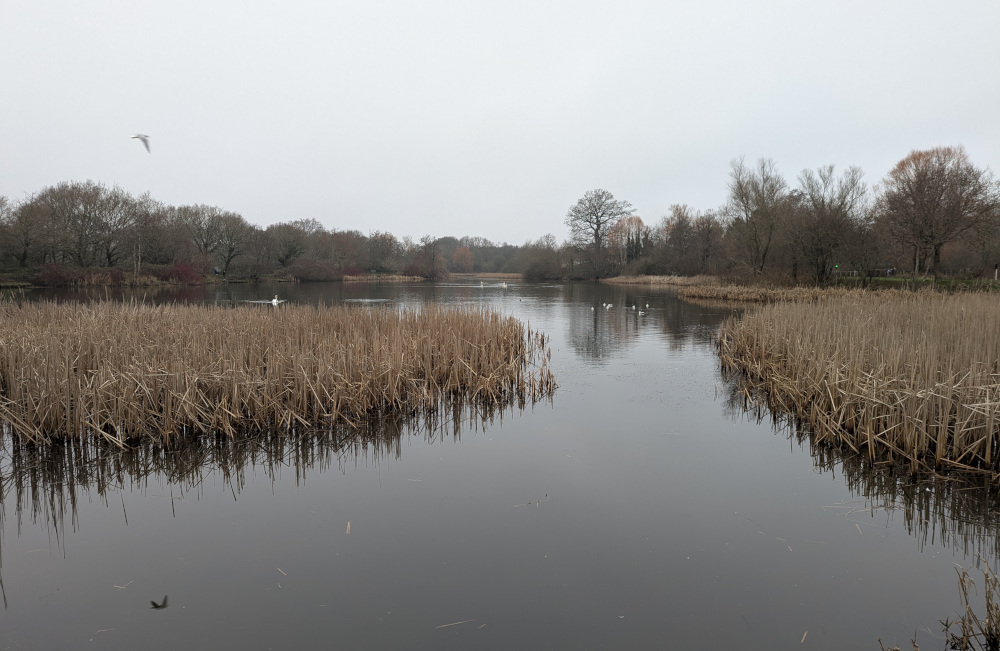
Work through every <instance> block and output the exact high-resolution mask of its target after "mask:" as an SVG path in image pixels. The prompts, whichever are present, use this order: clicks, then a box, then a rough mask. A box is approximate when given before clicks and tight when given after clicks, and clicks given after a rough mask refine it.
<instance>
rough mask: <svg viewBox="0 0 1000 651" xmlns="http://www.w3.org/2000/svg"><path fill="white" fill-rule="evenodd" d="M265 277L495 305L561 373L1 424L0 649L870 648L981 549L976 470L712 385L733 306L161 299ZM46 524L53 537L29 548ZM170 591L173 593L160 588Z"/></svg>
mask: <svg viewBox="0 0 1000 651" xmlns="http://www.w3.org/2000/svg"><path fill="white" fill-rule="evenodd" d="M135 294H136V295H138V296H139V298H141V297H142V292H135ZM274 294H279V295H280V296H281V298H287V299H288V300H289V301H290V302H298V303H306V304H319V303H327V304H334V303H337V304H344V303H346V304H347V305H354V306H356V307H359V308H360V309H367V308H366V307H364V306H366V305H369V304H372V302H373V301H380V302H378V303H374V305H378V306H386V309H394V308H395V307H396V306H401V305H405V306H413V305H419V304H421V303H423V302H425V301H434V302H436V303H443V304H458V305H465V304H481V305H486V306H489V307H492V308H496V309H499V310H501V311H502V312H504V313H507V314H511V315H513V316H515V317H517V318H519V319H522V320H524V321H527V322H529V323H530V326H531V328H532V330H538V331H542V332H545V333H546V334H548V335H550V336H551V337H552V339H553V341H552V345H551V346H550V349H551V350H552V360H551V364H552V369H553V372H554V373H555V374H556V375H557V379H558V381H559V383H560V388H559V389H558V390H557V392H556V394H555V395H554V397H553V402H552V405H551V407H550V406H548V405H547V406H545V407H544V408H541V409H536V410H534V412H533V413H521V411H520V408H521V405H517V404H515V405H510V406H509V407H508V408H507V410H505V411H502V412H491V413H482V412H473V411H470V410H469V408H468V407H467V406H466V407H463V408H461V409H458V410H457V411H456V410H455V409H454V408H451V409H448V410H442V411H438V412H436V413H434V414H431V415H430V417H429V418H428V419H422V420H419V421H416V420H409V421H407V420H401V419H399V418H396V419H392V420H388V421H380V422H377V423H368V424H366V425H360V424H359V425H358V427H355V428H350V427H343V428H338V429H335V430H327V431H308V432H298V433H294V434H291V435H285V436H278V437H269V436H267V437H265V436H261V437H251V438H246V439H240V440H237V441H228V440H216V439H203V440H201V441H198V442H197V443H195V444H194V445H193V446H192V447H190V448H188V449H185V450H183V451H167V450H163V449H157V448H152V447H149V448H142V449H137V450H130V451H124V452H122V451H119V450H116V449H112V448H108V447H101V446H99V445H95V444H92V443H90V444H83V443H81V442H71V443H68V444H66V445H64V446H62V447H55V448H51V449H47V450H44V451H35V450H32V449H31V448H29V447H26V446H23V445H21V444H19V443H17V442H16V441H14V440H12V438H11V437H10V435H9V433H7V434H4V435H3V438H2V441H3V444H2V447H0V500H2V502H3V503H4V505H5V511H0V518H6V527H5V531H4V532H3V533H4V535H5V536H6V540H3V539H0V552H4V553H5V554H4V555H5V557H3V558H0V562H3V565H2V566H0V569H2V571H3V573H4V574H3V576H2V577H0V592H3V591H5V594H6V597H8V598H10V601H11V606H10V608H9V610H8V611H5V612H0V647H5V646H12V647H13V645H14V644H20V645H21V646H24V647H31V648H76V647H78V646H83V645H85V644H86V642H85V640H88V639H89V638H90V637H93V635H94V633H93V631H95V630H105V629H110V628H112V627H117V630H115V632H114V633H102V634H101V635H102V636H103V637H102V638H101V639H108V640H111V639H112V638H114V642H113V643H111V644H110V645H111V646H113V647H114V648H135V647H137V646H145V644H146V642H147V641H148V640H155V641H156V644H154V645H153V648H156V647H157V645H158V647H162V648H168V647H176V646H178V645H181V644H184V643H188V642H189V640H190V639H204V640H209V639H211V640H213V641H215V640H219V642H218V644H215V646H247V647H273V648H289V647H295V648H312V647H314V646H318V645H317V643H316V641H317V640H323V641H328V640H329V639H338V641H340V642H341V643H342V644H341V645H342V646H348V647H359V648H420V649H438V648H457V647H463V648H465V647H475V648H519V647H522V646H544V647H552V648H585V647H588V646H589V647H592V648H598V647H599V648H618V647H623V648H633V649H638V648H660V647H662V645H663V640H664V639H671V640H676V642H675V644H674V646H678V647H684V648H687V647H694V646H697V645H698V644H704V641H705V632H706V631H712V635H713V643H714V644H715V645H716V646H724V647H728V646H733V647H736V646H749V647H751V648H791V647H793V646H794V647H796V648H798V647H799V644H800V640H801V639H802V638H803V632H804V631H805V630H806V629H808V640H807V643H808V644H809V645H810V646H811V647H813V648H825V649H837V648H868V647H871V648H874V647H875V638H876V636H879V635H881V636H882V637H883V639H885V638H887V637H892V638H893V639H904V636H905V635H909V634H912V631H913V627H914V626H916V625H919V624H921V623H930V624H931V625H933V624H934V623H935V622H936V621H937V619H938V618H940V617H941V615H942V614H945V613H947V612H950V608H951V605H952V601H953V588H954V570H953V568H952V567H951V561H952V560H957V561H959V562H964V559H962V558H959V557H960V556H961V555H962V554H966V555H971V554H972V553H974V552H976V551H983V552H984V555H987V556H995V555H997V552H998V543H997V533H996V532H997V530H998V528H1000V522H998V519H1000V518H998V516H997V515H996V512H998V511H1000V509H998V508H997V506H998V504H997V496H996V493H994V492H992V489H991V488H990V487H989V485H988V483H983V482H982V481H980V483H978V484H977V483H975V482H971V483H964V482H962V481H960V479H961V478H959V477H957V476H951V477H949V478H947V479H927V480H921V479H919V478H914V477H911V476H909V475H908V474H907V473H905V472H903V471H902V470H901V469H895V470H894V469H892V468H888V467H885V466H883V465H880V464H877V463H872V462H870V461H868V460H867V459H865V458H864V457H858V456H854V455H843V454H841V453H840V452H839V451H837V450H833V449H830V448H826V447H823V446H819V445H816V444H815V443H814V442H813V441H812V440H811V438H810V436H809V433H808V432H807V431H802V430H795V429H794V428H792V427H786V426H785V424H784V423H780V422H779V423H777V424H776V425H775V423H773V422H772V420H771V415H770V413H769V412H767V411H766V410H762V409H759V408H757V406H756V405H755V404H753V403H750V402H748V401H747V400H746V399H745V398H746V396H745V395H743V394H741V393H740V392H739V391H737V390H735V389H734V387H732V386H729V385H725V384H724V379H723V378H721V376H720V374H719V370H718V362H717V360H716V359H715V357H714V351H715V348H714V346H715V336H716V332H717V330H718V327H719V325H720V323H721V322H722V321H723V319H725V318H727V317H729V316H731V315H733V314H735V313H736V312H735V311H734V310H733V309H732V308H731V307H729V306H727V305H718V304H715V305H713V304H702V303H692V302H687V301H682V300H678V299H677V297H676V296H675V294H674V293H673V292H671V291H669V290H666V291H663V290H652V289H650V288H648V287H645V288H643V287H611V286H603V285H594V284H590V283H571V284H563V285H551V284H550V285H533V284H514V283H509V285H508V287H507V288H502V287H488V286H485V285H484V286H482V287H480V286H479V284H478V281H476V282H473V283H467V284H462V283H454V284H439V285H426V284H416V283H415V284H412V285H385V286H380V285H369V284H363V285H349V284H344V283H336V284H324V285H320V284H315V285H306V284H302V285H257V286H253V285H249V284H248V285H229V286H224V287H206V288H186V289H184V290H183V291H182V292H179V293H175V294H170V293H165V294H162V295H159V296H158V297H157V299H156V300H165V301H174V300H177V301H181V300H188V301H191V302H207V303H219V304H223V303H225V302H238V301H242V300H253V299H265V298H266V299H269V298H271V297H273V295H274ZM147 296H148V294H147ZM76 297H77V298H79V297H80V296H76ZM92 297H93V298H99V299H106V298H108V297H107V296H105V295H104V294H103V293H102V292H98V293H95V294H93V296H92ZM62 298H73V296H68V295H64V296H62ZM110 298H112V299H114V298H115V296H111V297H110ZM121 298H126V297H125V296H124V295H123V296H121ZM606 303H611V304H612V305H613V306H615V307H613V308H611V309H610V310H609V309H607V308H604V307H603V304H606ZM647 303H648V304H649V308H646V307H645V306H646V304H647ZM633 304H634V305H636V310H631V309H628V310H626V309H625V306H629V308H630V307H631V305H633ZM640 306H641V309H642V311H643V312H645V314H643V315H639V314H638V312H639V310H640ZM591 308H594V309H593V310H592V309H591ZM501 419H502V420H503V422H502V427H501V423H500V421H501ZM734 420H735V421H747V422H742V423H734V422H733V421H734ZM757 422H760V423H761V424H762V425H763V426H762V427H757V426H756V425H755V424H754V423H757ZM771 427H774V428H775V429H776V431H778V432H780V434H781V436H772V435H771V434H770V428H771ZM483 430H485V431H483ZM786 437H787V440H786ZM442 441H445V442H447V444H446V445H440V443H441V442H442ZM411 442H412V444H411ZM796 445H798V446H799V447H798V448H797V447H796ZM799 448H801V450H800V449H799ZM807 454H808V457H807V456H806V455H807ZM820 474H822V475H823V476H824V477H823V478H820V477H818V475H820ZM307 477H308V481H306V478H307ZM830 478H833V479H834V480H835V481H830ZM927 489H930V490H927ZM178 498H185V499H187V500H188V501H187V502H186V503H184V502H181V501H179V500H178ZM168 504H169V505H170V506H168ZM174 507H175V508H176V517H171V515H172V513H173V510H174ZM852 513H853V515H850V514H852ZM862 514H864V517H862ZM841 515H844V516H850V517H845V518H841V517H840V516H841ZM126 519H127V521H128V522H127V526H126V523H125V520H126ZM856 521H857V522H858V524H859V525H860V527H859V528H858V529H857V530H856V529H855V527H856V524H855V522H856ZM348 523H353V526H354V528H353V530H352V531H349V533H345V528H346V527H347V524H348ZM861 528H864V535H861ZM70 532H72V533H70ZM765 532H766V535H762V534H764V533H765ZM869 532H873V533H874V534H875V535H870V534H869ZM15 533H16V535H15ZM67 534H69V535H68V536H67ZM911 538H912V540H911ZM914 540H916V541H917V544H916V545H914V544H913V542H914ZM68 541H71V542H68ZM55 542H58V546H59V549H60V551H62V552H63V554H61V555H60V554H56V553H50V554H45V553H44V551H45V549H49V551H50V552H51V551H52V548H54V547H56V545H55V544H54V543H55ZM67 547H68V549H67ZM917 547H919V550H918V549H916V548H917ZM942 548H949V549H950V550H952V553H949V552H948V551H944V552H942V553H941V556H942V558H940V559H938V558H937V557H938V552H941V551H942ZM925 549H926V550H927V551H928V553H920V552H921V551H923V550H925ZM40 550H41V551H40ZM34 552H39V553H34ZM990 552H992V553H990ZM949 556H953V557H954V558H949ZM293 559H294V560H293ZM289 563H293V564H295V565H296V566H297V567H295V568H294V569H293V568H291V567H290V566H289ZM275 567H278V568H281V572H279V571H278V570H276V569H275ZM284 572H288V576H287V577H286V576H285V574H284ZM132 579H135V580H136V582H135V583H133V584H131V586H130V587H129V588H128V590H119V589H118V587H117V586H125V585H126V584H128V583H129V581H131V580H132ZM277 581H280V582H281V586H279V585H276V584H275V582H277ZM4 582H5V583H6V585H5V586H4ZM94 586H98V587H99V589H98V590H97V592H96V593H95V594H94V595H93V596H92V595H91V591H92V590H93V589H94ZM100 586H103V588H102V589H101V588H100ZM137 588H138V589H139V590H142V592H141V593H140V592H139V590H137ZM56 590H62V591H61V592H60V593H59V594H55V592H56ZM102 590H103V591H102ZM67 591H74V592H73V593H72V595H71V596H72V598H70V597H69V596H63V595H66V592H67ZM165 594H169V599H170V602H169V604H170V607H169V608H168V609H165V610H163V612H159V611H154V610H152V609H151V608H150V600H156V601H157V603H161V602H160V600H161V599H162V598H163V596H164V595H165ZM129 600H131V601H129ZM133 602H134V603H133ZM887 604H891V606H887ZM84 611H86V618H85V617H84V615H81V614H80V613H81V612H84ZM153 613H155V615H152V614H153ZM147 614H149V616H150V617H153V618H154V619H150V620H142V619H141V617H142V616H144V615H147ZM170 618H175V619H173V620H171V619H170ZM473 619H475V623H474V624H469V625H457V626H449V627H447V628H440V627H441V626H442V625H448V624H450V623H453V622H462V621H466V620H473ZM847 621H849V622H851V625H850V626H843V625H841V623H842V622H847ZM220 631H224V633H220ZM115 636H118V637H115ZM130 636H131V637H130ZM213 636H215V637H213ZM220 636H225V637H224V638H223V637H220ZM186 641H188V642H186Z"/></svg>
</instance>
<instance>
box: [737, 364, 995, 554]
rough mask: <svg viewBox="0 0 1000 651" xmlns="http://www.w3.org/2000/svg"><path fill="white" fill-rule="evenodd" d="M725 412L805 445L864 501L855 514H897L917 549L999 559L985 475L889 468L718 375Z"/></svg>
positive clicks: (990, 480)
mask: <svg viewBox="0 0 1000 651" xmlns="http://www.w3.org/2000/svg"><path fill="white" fill-rule="evenodd" d="M723 378H724V380H725V382H726V401H725V406H724V411H725V413H727V414H728V415H729V416H730V417H731V418H733V419H734V420H741V419H748V418H749V419H751V420H754V421H756V422H762V421H764V420H765V419H768V420H770V421H771V424H772V426H773V428H774V431H775V432H781V433H786V434H787V435H788V436H789V437H790V438H794V439H795V441H796V442H797V443H798V444H799V445H800V446H801V447H805V446H806V444H808V446H809V454H810V456H811V457H812V459H813V466H814V467H815V468H816V469H817V470H819V471H821V472H829V473H831V474H834V475H835V474H836V473H837V471H838V470H839V471H840V474H841V476H842V477H843V478H844V482H845V483H846V484H847V488H848V490H849V491H850V492H851V494H852V495H854V496H857V497H859V498H863V499H864V500H865V504H864V505H863V506H858V509H857V510H859V511H860V510H863V511H866V512H867V511H876V510H885V511H892V512H899V513H901V514H902V516H903V523H904V526H905V527H906V531H907V533H909V534H910V535H912V536H913V537H914V538H916V539H917V542H918V544H919V547H920V550H921V551H923V549H924V546H925V545H927V544H928V543H930V544H932V545H934V544H939V545H942V546H943V547H946V548H951V549H953V550H955V551H961V552H962V553H963V554H965V555H973V554H981V555H982V556H984V557H987V558H998V557H1000V484H998V483H997V477H995V476H992V475H989V474H985V473H968V472H960V471H948V472H939V473H936V474H934V473H929V472H915V471H914V470H913V468H912V467H911V466H910V465H909V464H907V463H905V462H903V463H895V464H891V463H889V462H886V461H882V460H879V459H871V458H869V457H868V455H867V454H864V453H858V452H855V451H854V450H851V449H850V448H842V447H839V446H836V445H834V444H833V443H831V441H830V440H829V439H826V440H824V441H822V442H817V437H816V435H815V433H814V432H812V431H811V430H810V429H809V428H808V427H807V426H806V425H805V424H804V423H801V422H795V421H794V419H790V418H788V417H787V416H785V415H784V414H778V413H775V411H772V410H771V409H769V408H768V407H767V405H766V399H765V398H763V397H762V396H757V395H754V393H753V391H751V390H749V389H748V388H747V386H746V384H745V383H744V382H743V381H742V378H741V377H740V376H738V375H734V374H726V373H724V374H723Z"/></svg>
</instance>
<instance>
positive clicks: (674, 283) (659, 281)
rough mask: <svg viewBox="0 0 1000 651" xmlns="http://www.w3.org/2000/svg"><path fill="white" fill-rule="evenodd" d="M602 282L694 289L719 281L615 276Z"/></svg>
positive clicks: (678, 277) (704, 278) (685, 277)
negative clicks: (694, 287)
mask: <svg viewBox="0 0 1000 651" xmlns="http://www.w3.org/2000/svg"><path fill="white" fill-rule="evenodd" d="M601 282H602V283H607V284H609V285H651V286H654V287H655V286H665V287H693V286H697V285H715V284H718V282H719V281H718V280H717V279H716V278H715V277H714V276H613V277H611V278H602V279H601Z"/></svg>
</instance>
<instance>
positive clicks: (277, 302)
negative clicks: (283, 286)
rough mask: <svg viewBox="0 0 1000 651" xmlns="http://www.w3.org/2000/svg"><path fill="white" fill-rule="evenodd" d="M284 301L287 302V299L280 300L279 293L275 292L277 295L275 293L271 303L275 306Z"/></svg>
mask: <svg viewBox="0 0 1000 651" xmlns="http://www.w3.org/2000/svg"><path fill="white" fill-rule="evenodd" d="M284 302H285V301H279V300H278V295H277V294H275V295H274V300H272V301H271V305H273V306H274V307H278V304H280V303H284Z"/></svg>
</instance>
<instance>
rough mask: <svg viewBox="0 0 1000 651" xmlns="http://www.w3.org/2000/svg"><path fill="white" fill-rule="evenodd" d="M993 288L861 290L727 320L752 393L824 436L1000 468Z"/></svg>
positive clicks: (871, 449) (931, 461) (935, 462)
mask: <svg viewBox="0 0 1000 651" xmlns="http://www.w3.org/2000/svg"><path fill="white" fill-rule="evenodd" d="M998 308H1000V305H998V302H997V298H996V297H995V296H991V295H988V294H954V295H941V294H937V293H932V292H927V293H924V292H921V293H908V292H878V293H865V292H855V293H849V294H846V295H844V296H840V297H830V298H828V299H827V300H824V301H821V302H819V303H808V302H792V303H774V304H770V305H766V306H762V307H760V308H758V309H756V310H754V311H752V312H750V313H748V314H747V315H746V316H744V317H743V318H742V319H741V320H731V321H729V322H727V323H726V324H724V326H723V328H722V330H721V332H720V338H719V347H720V355H721V358H722V363H723V366H724V367H725V368H727V369H729V370H731V371H736V372H739V373H741V374H743V375H744V377H745V379H746V382H747V386H746V389H745V391H746V395H747V397H748V398H755V397H758V396H762V397H763V399H764V400H766V401H767V404H768V406H769V408H770V409H771V410H772V412H774V413H776V414H778V415H787V416H788V417H789V418H791V419H793V421H794V422H796V423H801V424H804V425H806V426H807V427H809V428H810V429H811V430H813V431H814V433H815V436H816V438H817V441H818V442H825V443H830V444H834V445H843V446H847V447H849V448H851V449H853V450H854V451H856V452H862V453H864V454H866V455H868V456H869V457H870V458H873V459H876V458H877V459H886V460H892V461H906V462H908V463H909V464H911V466H912V467H913V468H914V469H917V468H946V467H959V468H967V469H977V470H989V471H991V472H994V473H996V472H997V471H998V466H1000V459H998V457H1000V454H998V452H1000V448H998V445H1000V319H998Z"/></svg>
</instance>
